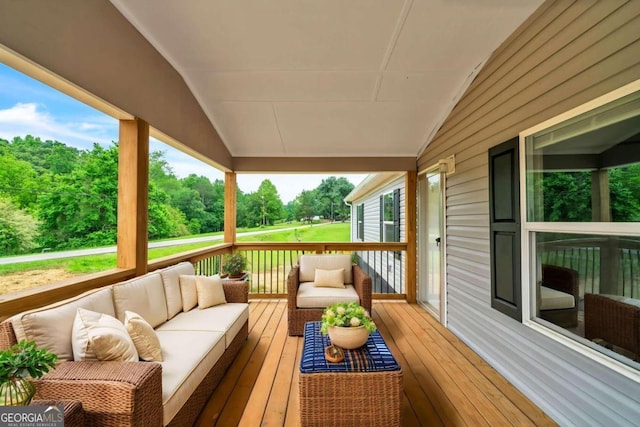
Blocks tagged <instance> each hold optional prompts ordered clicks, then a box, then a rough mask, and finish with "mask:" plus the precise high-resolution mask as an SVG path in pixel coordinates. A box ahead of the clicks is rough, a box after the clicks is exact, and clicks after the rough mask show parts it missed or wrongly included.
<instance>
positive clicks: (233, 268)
mask: <svg viewBox="0 0 640 427" xmlns="http://www.w3.org/2000/svg"><path fill="white" fill-rule="evenodd" d="M246 269H247V259H246V258H245V257H244V255H242V254H241V253H240V252H234V253H231V254H226V255H225V256H224V260H223V263H222V272H223V273H224V274H227V275H228V276H229V277H230V278H238V277H242V276H243V275H244V273H245V271H246Z"/></svg>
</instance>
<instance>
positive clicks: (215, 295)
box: [196, 274, 227, 309]
mask: <svg viewBox="0 0 640 427" xmlns="http://www.w3.org/2000/svg"><path fill="white" fill-rule="evenodd" d="M196 289H197V292H198V308H200V309H203V308H207V307H213V306H214V305H218V304H225V303H226V302H227V299H226V298H225V296H224V288H223V287H222V280H221V279H220V276H219V275H217V274H216V275H215V276H210V277H209V276H196Z"/></svg>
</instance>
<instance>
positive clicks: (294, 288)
mask: <svg viewBox="0 0 640 427" xmlns="http://www.w3.org/2000/svg"><path fill="white" fill-rule="evenodd" d="M299 272H300V267H299V266H297V265H296V266H293V267H291V270H290V271H289V275H288V276H287V303H288V304H289V307H291V308H295V307H296V306H297V301H298V287H299V286H300V275H299Z"/></svg>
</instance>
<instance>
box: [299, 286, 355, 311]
mask: <svg viewBox="0 0 640 427" xmlns="http://www.w3.org/2000/svg"><path fill="white" fill-rule="evenodd" d="M337 302H357V303H358V304H360V297H359V296H358V293H357V292H356V290H355V288H354V287H353V286H352V285H346V286H345V287H344V288H342V289H340V288H321V287H316V286H314V283H313V282H305V283H300V286H299V287H298V297H297V299H296V305H297V306H298V307H300V308H324V307H327V306H330V305H331V304H335V303H337Z"/></svg>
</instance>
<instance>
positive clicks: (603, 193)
mask: <svg viewBox="0 0 640 427" xmlns="http://www.w3.org/2000/svg"><path fill="white" fill-rule="evenodd" d="M591 220H592V221H596V222H610V221H611V198H610V197H609V171H608V170H607V169H598V170H595V171H592V172H591Z"/></svg>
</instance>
